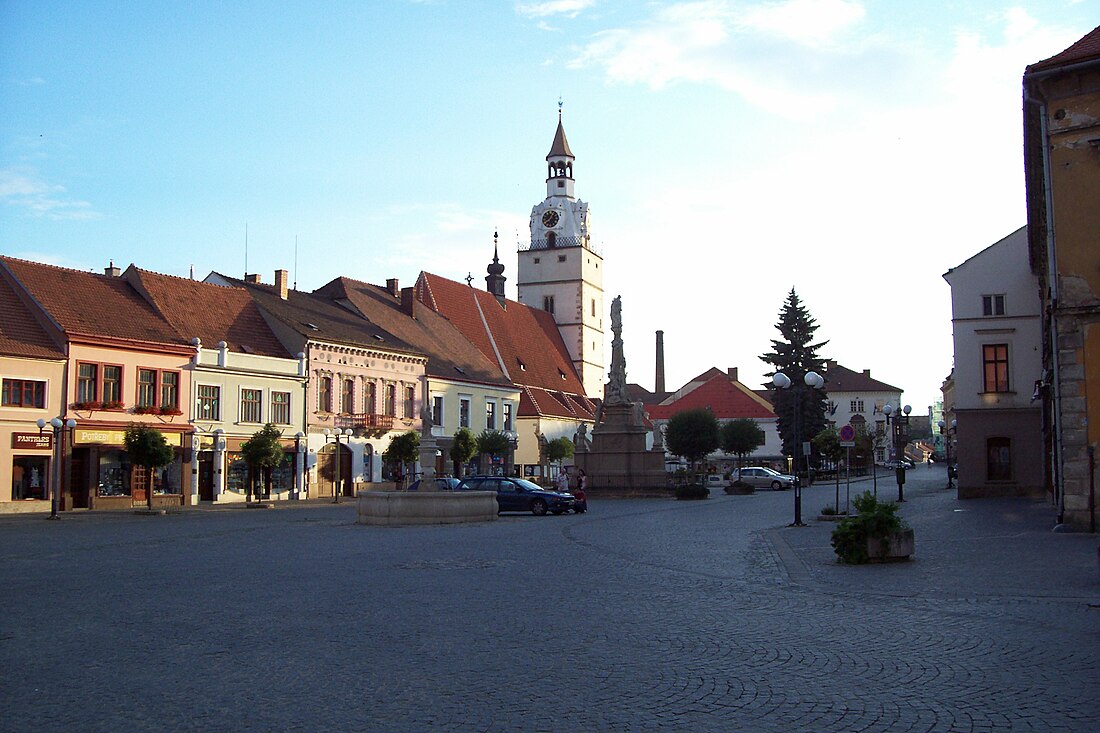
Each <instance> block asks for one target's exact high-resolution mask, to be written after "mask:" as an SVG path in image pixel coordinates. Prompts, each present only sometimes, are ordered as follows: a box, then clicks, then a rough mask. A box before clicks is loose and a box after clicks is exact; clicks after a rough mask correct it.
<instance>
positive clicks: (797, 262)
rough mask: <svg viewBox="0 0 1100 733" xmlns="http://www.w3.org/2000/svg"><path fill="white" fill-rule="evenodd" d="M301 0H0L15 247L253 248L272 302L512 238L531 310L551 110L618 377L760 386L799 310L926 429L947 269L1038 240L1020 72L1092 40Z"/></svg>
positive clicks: (403, 274) (968, 17) (645, 11)
mask: <svg viewBox="0 0 1100 733" xmlns="http://www.w3.org/2000/svg"><path fill="white" fill-rule="evenodd" d="M287 5H288V4H286V3H273V2H272V3H268V2H230V3H221V2H213V3H202V2H193V3H121V2H119V3H111V2H65V3H59V2H10V1H7V0H0V29H3V30H2V31H0V33H3V42H2V43H0V252H3V253H4V254H7V255H11V256H15V257H23V258H26V259H31V260H36V261H42V262H51V263H55V264H58V265H63V266H66V267H74V268H78V269H91V270H96V271H101V270H102V268H103V267H104V266H105V265H106V264H107V263H108V261H109V260H113V261H114V262H115V263H116V264H118V265H120V266H122V267H125V266H127V265H129V264H130V263H135V264H137V265H138V266H139V267H143V268H146V269H150V270H156V271H159V272H165V273H170V274H175V275H182V276H186V275H187V274H188V273H189V271H190V268H191V267H192V266H193V267H194V270H195V273H196V276H197V277H200V278H201V277H203V276H205V275H206V274H207V273H208V272H209V271H211V270H217V271H220V272H224V273H227V274H232V275H240V274H242V273H243V272H244V270H245V228H246V226H247V230H248V262H247V266H248V270H249V271H251V272H259V273H261V274H262V276H263V278H264V281H265V282H271V280H272V273H273V271H274V270H275V269H277V268H280V267H285V268H287V269H290V270H291V278H292V280H296V281H297V283H298V286H299V288H301V289H305V290H311V289H314V288H317V287H320V286H321V285H323V284H324V283H325V282H327V281H328V280H330V279H332V278H333V277H336V276H338V275H347V276H350V277H354V278H358V279H361V280H366V281H369V282H375V283H382V282H384V281H385V280H386V279H387V278H390V277H397V278H399V279H400V280H401V281H402V282H403V283H404V284H412V282H413V280H414V279H415V277H416V275H417V274H418V273H419V272H420V270H422V269H423V270H428V271H430V272H434V273H436V274H439V275H443V276H445V277H451V278H453V279H456V280H460V279H463V278H464V277H465V276H466V275H467V273H472V274H473V276H474V277H475V278H477V282H478V283H479V284H480V283H483V282H484V281H483V279H482V278H484V275H485V266H486V265H487V264H488V263H489V261H490V260H491V257H492V246H493V232H494V231H495V230H499V232H500V241H501V253H502V258H501V259H502V262H504V264H505V265H506V266H507V270H506V271H505V275H506V276H509V281H508V294H509V296H510V297H515V288H514V285H515V279H514V278H515V266H516V260H515V255H514V251H515V245H516V242H517V241H519V240H525V239H526V238H527V236H528V234H527V232H528V229H527V226H528V216H529V214H530V210H531V207H532V206H533V205H535V204H536V203H538V202H539V201H541V200H542V198H543V196H544V195H545V183H544V178H545V162H544V158H545V155H546V153H547V151H548V150H549V148H550V143H551V141H552V138H553V133H554V127H555V124H556V122H557V114H558V111H557V110H558V99H559V97H560V98H561V99H562V100H563V102H564V110H563V114H564V122H565V127H566V132H567V134H568V137H569V142H570V145H571V147H572V148H573V152H574V154H575V155H576V156H577V161H576V165H575V168H574V174H575V178H576V181H577V183H576V191H577V196H578V197H579V198H581V199H583V200H585V201H588V202H589V203H590V205H591V210H592V221H593V235H594V240H595V242H596V244H597V245H598V246H599V247H600V248H601V249H602V251H603V254H604V257H605V277H606V280H605V283H604V285H605V290H606V292H607V294H608V302H609V303H610V299H611V297H613V296H615V295H622V297H623V320H624V334H623V335H624V340H625V346H626V358H627V368H628V379H629V380H630V381H635V382H639V383H641V384H643V385H645V386H647V387H649V388H652V386H653V362H654V357H653V341H654V337H653V332H654V331H655V330H657V329H663V330H664V331H665V342H666V352H667V353H666V363H667V373H668V384H669V386H678V385H679V384H681V383H683V382H684V381H686V380H687V379H689V378H690V377H692V376H694V375H696V374H698V373H700V372H702V371H704V370H705V369H707V368H709V367H710V366H718V367H720V368H726V367H732V366H736V367H739V368H740V373H741V378H742V381H744V382H746V383H747V384H750V385H753V386H756V385H757V384H759V383H761V382H763V376H762V375H763V374H764V372H765V371H766V368H765V366H764V365H763V364H762V363H761V362H759V360H758V356H759V355H760V354H761V353H763V352H765V351H767V350H769V348H770V339H772V338H774V337H776V336H777V335H778V332H777V331H776V329H775V327H774V326H775V323H776V320H777V316H778V313H779V309H780V307H781V306H782V303H783V300H784V298H785V296H786V293H787V292H788V291H789V290H790V288H791V287H794V288H795V289H796V290H797V292H798V293H799V295H800V297H801V298H802V300H803V301H804V303H805V304H806V306H807V307H808V308H809V310H810V311H811V313H812V314H813V315H814V316H815V317H816V318H817V320H818V322H819V324H820V329H819V331H818V335H819V336H820V337H821V338H822V339H828V340H829V341H830V343H829V344H828V346H826V347H825V349H824V350H823V355H825V356H827V357H830V358H835V359H837V360H838V361H839V362H840V363H842V364H844V365H845V366H848V367H850V368H852V369H856V370H862V369H871V370H872V375H873V376H875V377H877V378H879V379H882V380H884V381H886V382H888V383H891V384H894V385H896V386H898V387H901V388H903V389H904V390H905V392H906V394H905V401H907V402H911V403H912V404H913V406H914V410H915V411H916V412H923V411H924V410H925V409H926V408H927V405H929V404H930V403H931V402H932V401H933V400H934V399H937V398H938V388H939V385H940V383H941V382H942V380H943V378H944V377H945V376H946V375H947V373H948V372H949V370H950V368H951V323H950V303H949V291H948V288H947V285H946V283H945V282H944V281H943V279H942V274H943V273H944V272H946V271H947V270H948V269H949V268H951V267H953V266H955V265H957V264H959V263H961V262H962V261H964V260H965V259H967V258H968V257H970V256H971V255H973V254H974V253H976V252H978V251H980V250H981V249H983V248H985V247H986V246H988V245H989V244H992V243H993V242H994V241H996V240H998V239H1000V238H1002V237H1004V236H1005V235H1007V234H1009V233H1011V232H1012V231H1014V230H1015V229H1017V228H1018V227H1020V226H1022V225H1023V224H1024V223H1025V220H1026V217H1025V211H1024V183H1023V163H1022V153H1021V145H1022V142H1021V125H1022V123H1021V114H1020V106H1021V101H1020V96H1021V95H1020V78H1021V76H1022V74H1023V70H1024V67H1025V66H1026V65H1027V64H1029V63H1033V62H1035V61H1038V60H1040V59H1043V58H1047V57H1049V56H1052V55H1054V54H1055V53H1058V52H1059V51H1061V50H1062V49H1064V48H1066V47H1067V46H1069V45H1070V44H1071V43H1073V42H1074V41H1076V40H1077V39H1078V38H1080V37H1081V36H1083V35H1085V34H1086V33H1087V32H1089V31H1090V30H1092V29H1093V28H1094V27H1095V26H1096V25H1097V23H1100V13H1098V12H1097V10H1098V9H1100V8H1098V6H1097V3H1096V2H1074V1H1072V0H1050V1H1047V2H1022V3H1018V4H1015V5H1013V4H1011V3H1002V2H981V1H978V2H975V1H973V0H969V1H966V2H946V1H945V2H931V1H929V2H921V3H915V2H902V1H901V0H898V1H896V2H886V1H873V0H865V1H863V2H860V1H858V0H779V1H776V2H737V1H732V0H730V1H723V0H705V1H702V2H685V3H667V2H652V3H640V2H603V1H601V0H559V1H556V2H542V3H539V2H518V3H511V2H446V1H444V0H439V1H436V2H431V1H425V2H400V1H397V0H394V1H392V2H383V1H378V2H366V3H363V2H349V3H339V2H323V1H322V2H312V3H309V4H303V5H301V6H299V7H287ZM296 238H297V241H298V251H297V262H296V263H295V239H296ZM608 338H609V339H610V334H608ZM608 353H610V349H608ZM1028 379H1029V380H1030V377H1029V378H1028Z"/></svg>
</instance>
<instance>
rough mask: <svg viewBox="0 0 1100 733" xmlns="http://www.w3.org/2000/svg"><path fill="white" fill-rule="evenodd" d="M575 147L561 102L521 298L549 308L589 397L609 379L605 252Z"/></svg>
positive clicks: (522, 258) (521, 276) (522, 262)
mask: <svg viewBox="0 0 1100 733" xmlns="http://www.w3.org/2000/svg"><path fill="white" fill-rule="evenodd" d="M574 160H575V158H574V156H573V152H572V151H571V150H570V149H569V141H568V140H567V139H566V137H565V128H564V127H563V126H562V122H561V105H560V103H559V106H558V129H557V131H556V132H555V133H554V142H553V144H552V145H551V146H550V152H549V153H548V154H547V156H546V164H547V178H546V198H545V199H543V201H542V203H539V204H536V205H535V206H534V208H532V209H531V241H530V243H529V244H527V245H522V244H521V245H520V247H519V268H518V272H517V276H516V285H517V287H518V290H519V301H520V302H521V303H525V304H527V305H529V306H531V307H533V308H541V309H542V310H546V311H549V312H550V313H551V314H552V315H553V316H554V321H555V322H556V323H557V324H558V330H559V331H560V332H561V335H562V339H563V340H564V341H565V346H566V348H568V349H569V356H570V358H571V359H572V360H573V366H574V368H576V370H577V374H579V375H580V378H581V383H582V384H584V390H585V393H586V394H587V395H588V396H589V397H601V396H602V395H603V383H604V335H603V334H604V331H603V322H604V304H603V257H602V256H601V255H600V254H599V252H597V251H596V250H595V249H594V248H593V246H592V238H591V232H590V229H589V213H588V204H586V203H585V202H584V201H581V200H579V199H578V198H576V197H575V195H574V192H573V186H574V180H573V161H574Z"/></svg>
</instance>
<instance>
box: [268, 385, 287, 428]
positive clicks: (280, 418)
mask: <svg viewBox="0 0 1100 733" xmlns="http://www.w3.org/2000/svg"><path fill="white" fill-rule="evenodd" d="M271 422H273V423H276V424H278V425H289V424H290V392H272V393H271Z"/></svg>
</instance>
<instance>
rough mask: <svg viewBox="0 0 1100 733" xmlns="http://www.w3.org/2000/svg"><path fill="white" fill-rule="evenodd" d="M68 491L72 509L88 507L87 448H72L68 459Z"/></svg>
mask: <svg viewBox="0 0 1100 733" xmlns="http://www.w3.org/2000/svg"><path fill="white" fill-rule="evenodd" d="M69 493H70V494H71V495H72V498H73V508H74V509H87V508H88V449H87V448H77V449H75V450H73V452H72V456H71V457H70V459H69Z"/></svg>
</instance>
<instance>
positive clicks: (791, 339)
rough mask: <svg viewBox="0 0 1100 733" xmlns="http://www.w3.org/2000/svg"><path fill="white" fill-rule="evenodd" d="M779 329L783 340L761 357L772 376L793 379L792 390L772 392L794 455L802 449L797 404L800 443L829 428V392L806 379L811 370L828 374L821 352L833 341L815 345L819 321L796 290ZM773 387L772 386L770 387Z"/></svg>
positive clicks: (785, 443) (778, 422) (787, 445)
mask: <svg viewBox="0 0 1100 733" xmlns="http://www.w3.org/2000/svg"><path fill="white" fill-rule="evenodd" d="M775 327H776V328H777V329H779V333H780V334H781V335H782V339H772V351H770V352H768V353H766V354H763V355H762V356H761V357H760V358H761V360H762V361H764V362H765V363H767V364H771V365H772V366H774V367H775V370H774V371H772V372H770V373H769V374H768V376H772V375H774V374H775V373H776V372H783V373H784V374H786V375H787V377H788V378H789V379H790V380H791V386H790V388H789V389H771V400H772V404H773V405H774V406H775V414H776V418H777V420H776V427H777V428H778V430H779V437H780V438H781V439H782V441H783V452H784V453H785V454H786V455H789V456H793V455H795V450H796V448H798V447H797V446H795V444H794V443H795V434H794V433H795V423H796V419H795V418H796V416H795V406H796V405H798V406H799V407H800V408H801V409H800V411H799V415H798V419H797V424H798V438H799V440H800V441H801V440H806V439H808V437H809V436H812V435H817V434H818V433H820V432H821V430H822V429H823V428H824V427H825V411H826V409H827V407H828V400H827V398H826V394H825V391H824V390H823V389H814V388H812V387H809V386H807V385H806V382H805V377H806V373H807V372H811V371H812V372H817V373H818V374H821V376H823V377H824V376H825V375H824V374H822V372H824V371H825V360H824V359H822V358H821V357H820V356H818V353H817V352H818V349H820V348H821V347H822V346H825V344H827V343H829V342H828V341H820V342H818V343H813V339H814V332H815V331H817V329H818V325H817V321H816V320H815V319H814V318H813V317H812V316H811V315H810V313H809V311H808V310H806V308H805V307H804V306H803V305H802V302H801V301H800V300H799V299H798V294H797V293H796V292H795V291H794V288H791V292H790V293H788V294H787V300H786V301H785V302H784V303H783V308H782V309H781V310H780V311H779V323H777V324H775ZM771 386H772V385H771V384H770V383H769V384H768V387H769V388H771Z"/></svg>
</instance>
